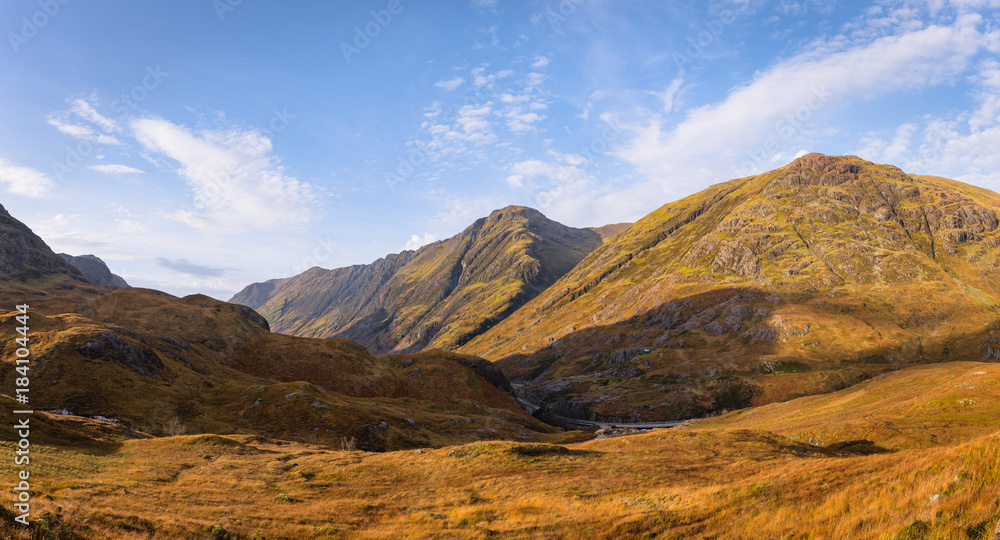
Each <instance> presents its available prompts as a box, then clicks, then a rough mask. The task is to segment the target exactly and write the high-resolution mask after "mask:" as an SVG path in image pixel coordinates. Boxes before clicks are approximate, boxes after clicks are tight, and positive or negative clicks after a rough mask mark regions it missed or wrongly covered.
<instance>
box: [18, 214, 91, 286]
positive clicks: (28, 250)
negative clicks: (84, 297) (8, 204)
mask: <svg viewBox="0 0 1000 540" xmlns="http://www.w3.org/2000/svg"><path fill="white" fill-rule="evenodd" d="M56 274H63V275H66V276H69V277H71V278H74V279H79V280H83V274H81V273H80V272H79V271H78V270H77V269H76V268H75V267H73V266H72V265H70V264H68V263H67V262H66V261H64V260H62V259H61V258H60V257H59V256H58V255H56V254H55V253H54V252H53V251H52V250H51V249H50V248H49V246H48V245H46V244H45V242H44V241H43V240H42V239H41V238H39V237H38V235H36V234H35V233H33V232H31V229H29V228H28V227H27V226H26V225H25V224H23V223H21V222H20V221H18V220H16V219H14V218H13V217H11V215H10V214H8V213H7V210H6V209H5V208H4V207H3V206H0V279H2V280H11V281H17V282H24V281H29V280H37V279H41V278H45V277H50V276H54V275H56Z"/></svg>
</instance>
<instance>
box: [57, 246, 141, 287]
mask: <svg viewBox="0 0 1000 540" xmlns="http://www.w3.org/2000/svg"><path fill="white" fill-rule="evenodd" d="M59 256H60V257H62V260H64V261H66V262H68V263H69V264H71V265H73V267H74V268H76V269H77V270H79V271H80V273H81V274H83V277H85V278H86V279H87V281H88V282H89V283H90V284H91V285H99V286H102V287H115V288H122V287H128V286H129V284H128V283H126V282H125V280H124V279H122V277H121V276H119V275H116V274H112V273H111V270H110V269H109V268H108V265H107V264H105V263H104V261H102V260H101V259H100V258H98V257H97V256H96V255H80V256H78V257H74V256H73V255H68V254H66V253H60V254H59Z"/></svg>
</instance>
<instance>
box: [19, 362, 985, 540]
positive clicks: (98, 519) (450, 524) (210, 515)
mask: <svg viewBox="0 0 1000 540" xmlns="http://www.w3.org/2000/svg"><path fill="white" fill-rule="evenodd" d="M998 383H1000V371H998V368H997V366H996V365H993V364H984V363H972V362H964V363H950V364H942V365H939V366H928V367H925V368H918V369H912V370H904V371H900V372H895V373H891V374H887V375H885V376H884V377H883V378H882V379H881V380H879V381H873V382H871V383H868V384H867V385H865V386H861V387H857V388H852V389H848V390H845V391H843V392H841V393H840V394H837V395H834V396H828V397H826V398H823V399H820V398H800V399H796V400H793V401H790V402H788V403H785V404H781V405H772V406H768V407H762V408H756V409H750V410H746V411H742V412H741V414H738V415H737V414H733V415H731V416H729V417H724V418H720V419H718V420H713V421H712V422H708V421H705V422H699V423H695V424H694V425H691V426H685V427H682V428H677V429H671V430H656V431H653V432H650V433H647V434H641V435H633V436H627V437H618V438H612V439H603V440H593V441H588V442H584V443H580V444H561V445H560V444H551V443H523V442H509V441H507V442H503V441H497V442H478V443H473V444H466V445H461V446H455V447H449V448H440V449H422V450H420V451H414V450H408V451H399V452H388V453H383V454H371V453H362V452H346V451H335V450H329V449H324V448H319V447H316V446H310V445H306V444H301V443H292V444H289V443H285V442H282V441H278V440H273V439H266V438H261V437H248V436H227V437H219V436H215V435H198V436H190V435H188V436H178V437H167V438H158V439H150V440H138V439H135V440H127V439H123V438H122V437H120V436H118V435H117V434H115V433H110V434H104V435H103V436H102V437H103V438H102V440H101V442H100V443H99V444H97V443H95V445H94V446H92V447H90V448H89V449H87V450H84V451H80V450H78V449H77V448H78V446H79V445H76V446H73V447H70V446H67V445H65V444H62V443H59V442H58V441H56V442H50V440H51V441H55V440H56V439H55V438H52V439H50V440H47V441H46V443H45V444H44V445H40V446H39V447H38V449H37V454H36V455H37V456H38V460H37V463H38V465H37V467H38V473H37V474H38V478H39V480H38V482H39V484H38V485H39V489H40V490H41V492H44V493H45V494H47V495H49V497H43V498H40V499H39V510H41V511H47V512H49V513H48V514H45V515H44V518H43V523H44V524H39V525H37V528H38V529H45V530H50V531H53V532H55V533H56V534H64V535H67V536H60V538H68V537H69V536H68V534H70V532H71V533H72V534H76V535H78V536H75V537H74V538H86V539H89V538H108V537H114V538H136V539H137V538H143V539H148V538H162V539H166V538H252V537H254V536H256V537H258V538H567V539H573V538H580V539H583V538H602V539H603V538H606V539H630V538H635V539H638V538H671V539H699V538H700V539H708V538H733V539H746V540H760V539H785V538H809V539H828V540H852V539H884V540H903V539H927V540H930V539H936V540H969V539H991V538H992V536H993V531H994V530H995V528H996V527H997V523H998V517H1000V465H998V461H997V459H996V456H997V454H998V452H1000V433H998V432H996V429H997V427H996V422H995V419H996V418H997V416H998V414H1000V409H998V406H1000V384H998ZM915 387H916V388H922V389H929V390H930V392H929V393H928V394H927V395H926V396H924V395H921V394H918V393H915V392H914V388H915ZM875 393H877V398H872V397H871V396H872V395H876V394H875ZM915 395H918V396H919V397H914V396H915ZM970 395H971V396H974V397H973V398H972V399H975V400H977V402H976V403H974V404H962V403H961V402H962V401H963V400H967V399H969V396H970ZM778 407H784V408H785V409H786V410H785V411H784V412H778V409H777V408H778ZM914 407H916V408H920V407H924V408H925V409H924V410H925V411H926V413H927V415H928V416H929V417H933V418H934V422H936V423H937V424H936V426H935V427H934V428H932V429H934V430H935V432H934V433H935V434H936V435H937V437H936V438H935V440H931V441H928V440H927V439H926V437H920V436H917V437H909V436H905V437H898V436H897V435H896V434H895V433H894V432H893V431H894V430H893V429H892V428H893V427H894V426H895V427H898V426H904V425H909V426H914V427H915V426H916V424H915V423H914V422H915V421H919V420H916V419H915V418H914V415H913V408H914ZM831 420H836V422H837V423H838V424H842V426H843V427H842V429H840V430H839V431H831V430H830V429H829V428H830V426H828V424H830V423H831ZM788 422H793V423H792V424H789V423H788ZM751 424H752V425H751ZM871 425H875V426H889V427H890V428H889V429H884V430H882V429H875V430H872V429H869V426H871ZM57 427H60V428H62V429H63V430H64V433H63V434H62V437H63V438H66V437H67V436H68V435H66V434H65V432H73V433H79V432H83V431H84V430H88V429H89V430H91V431H90V432H88V433H90V435H89V436H97V435H94V434H93V428H92V427H89V426H86V425H75V424H74V425H65V426H57ZM45 429H46V431H45V432H44V433H45V435H48V433H49V432H48V431H47V430H49V429H54V428H51V427H49V425H48V424H46V427H45ZM918 429H919V428H918ZM918 429H914V430H913V433H917V431H918ZM0 433H2V434H3V435H4V438H9V437H10V436H11V435H12V430H11V429H10V428H9V427H3V428H0ZM782 433H793V435H792V436H791V437H788V436H785V435H782ZM807 433H811V434H813V435H812V437H813V440H812V442H810V440H808V439H807V438H806V437H805V434H807ZM799 434H801V435H799ZM796 435H798V436H796ZM865 437H870V438H869V439H868V440H864V439H865ZM820 438H822V441H820V440H819V439H820ZM10 444H11V443H4V445H5V446H7V447H8V450H9V446H10ZM12 474H13V469H12V464H10V463H8V462H2V463H0V475H8V476H9V475H12ZM7 496H8V497H9V495H7ZM8 519H9V518H8ZM0 527H3V525H0ZM0 530H2V529H0ZM7 531H8V534H10V535H11V536H12V537H17V536H16V535H15V534H14V532H13V531H11V530H10V528H9V525H8V529H7ZM22 537H25V538H26V536H22Z"/></svg>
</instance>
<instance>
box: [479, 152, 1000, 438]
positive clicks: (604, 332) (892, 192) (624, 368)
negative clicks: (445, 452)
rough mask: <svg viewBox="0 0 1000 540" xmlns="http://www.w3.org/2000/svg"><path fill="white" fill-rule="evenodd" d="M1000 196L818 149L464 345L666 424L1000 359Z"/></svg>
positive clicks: (612, 249)
mask: <svg viewBox="0 0 1000 540" xmlns="http://www.w3.org/2000/svg"><path fill="white" fill-rule="evenodd" d="M998 211H1000V196H998V195H997V194H996V193H993V192H992V191H989V190H985V189H981V188H977V187H974V186H970V185H966V184H962V183H960V182H955V181H952V180H946V179H943V178H937V177H929V176H913V175H907V174H905V173H903V172H902V171H901V170H899V169H898V168H896V167H892V166H889V165H877V164H873V163H870V162H867V161H864V160H862V159H859V158H856V157H853V156H845V157H831V156H824V155H820V154H809V155H806V156H803V157H802V158H799V159H797V160H795V161H794V162H793V163H791V164H790V165H788V166H785V167H782V168H780V169H777V170H774V171H771V172H768V173H764V174H761V175H758V176H753V177H748V178H741V179H737V180H732V181H729V182H725V183H722V184H717V185H714V186H712V187H710V188H709V189H706V190H705V191H702V192H700V193H697V194H695V195H692V196H690V197H687V198H685V199H682V200H680V201H677V202H674V203H671V204H668V205H666V206H663V207H661V208H660V209H659V210H656V211H655V212H653V213H651V214H650V215H648V216H646V217H645V218H643V219H642V220H640V221H639V222H637V223H635V224H634V225H632V226H631V227H630V228H628V229H626V230H625V231H622V232H621V233H619V234H617V235H616V236H615V237H614V238H613V239H611V240H610V241H608V242H606V243H605V244H603V245H602V246H600V247H599V248H597V249H595V250H594V252H592V253H591V254H590V255H589V256H587V258H586V259H584V260H583V261H582V262H581V263H580V264H579V265H578V266H577V267H576V268H574V269H573V270H572V271H570V272H569V273H567V274H566V275H565V276H563V277H562V278H561V279H560V280H559V281H557V282H556V283H555V284H554V285H553V286H551V287H550V288H549V289H548V290H546V291H545V292H544V293H542V294H540V295H538V296H537V297H535V298H534V299H532V300H531V301H530V302H528V303H527V304H526V305H524V306H523V307H521V308H520V309H519V310H518V311H516V312H515V313H513V314H512V315H511V316H509V317H507V318H506V319H505V320H504V321H502V322H501V323H500V324H497V325H495V326H494V327H493V328H491V329H490V330H489V331H487V332H485V333H483V334H482V335H479V336H477V337H475V338H474V339H473V340H471V341H470V342H469V343H467V344H465V345H464V346H463V347H462V348H461V349H460V350H461V351H463V352H467V353H469V354H476V355H480V356H484V357H486V358H489V359H491V360H500V361H501V365H502V366H503V368H504V370H505V372H506V373H507V374H508V376H509V377H512V378H514V380H515V382H519V383H520V384H521V385H522V386H521V392H522V393H523V395H524V396H525V397H526V398H528V399H529V400H531V401H535V402H538V403H541V404H548V405H550V406H551V407H552V408H553V409H555V410H556V412H560V413H561V414H563V415H571V416H572V415H582V416H595V415H596V416H605V417H611V418H630V419H639V418H641V419H644V420H647V419H648V420H658V419H669V418H679V417H685V416H696V415H700V414H705V413H709V412H713V411H718V410H722V409H732V408H739V407H743V406H746V405H749V404H751V403H762V402H769V401H775V400H783V399H787V398H788V397H790V396H793V395H795V394H803V393H805V394H808V393H817V392H823V391H830V390H833V389H836V388H839V387H843V386H846V385H847V384H850V383H852V382H855V381H856V380H859V379H862V378H866V377H869V376H871V375H873V374H874V373H877V372H880V371H884V370H887V369H892V368H894V367H895V366H898V365H899V364H902V363H908V362H934V361H942V360H959V359H961V360H984V359H985V360H991V359H994V360H995V359H998V358H1000V324H998V320H1000V318H998V311H1000V310H998V299H1000V280H998V279H997V277H996V276H997V271H998V270H1000V259H998V252H1000V251H998V249H997V248H998V247H1000V231H998V218H997V212H998Z"/></svg>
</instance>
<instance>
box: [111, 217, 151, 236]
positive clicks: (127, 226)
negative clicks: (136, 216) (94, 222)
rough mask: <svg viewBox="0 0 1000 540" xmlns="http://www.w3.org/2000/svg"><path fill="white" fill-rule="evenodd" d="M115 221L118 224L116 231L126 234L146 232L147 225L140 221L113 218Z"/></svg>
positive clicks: (147, 229)
mask: <svg viewBox="0 0 1000 540" xmlns="http://www.w3.org/2000/svg"><path fill="white" fill-rule="evenodd" d="M115 223H117V224H118V232H122V233H126V234H134V233H143V232H148V231H149V227H148V226H146V225H143V224H142V223H137V222H135V221H132V220H131V219H115Z"/></svg>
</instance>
